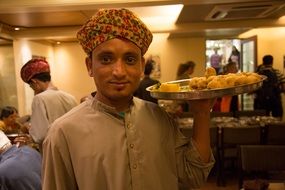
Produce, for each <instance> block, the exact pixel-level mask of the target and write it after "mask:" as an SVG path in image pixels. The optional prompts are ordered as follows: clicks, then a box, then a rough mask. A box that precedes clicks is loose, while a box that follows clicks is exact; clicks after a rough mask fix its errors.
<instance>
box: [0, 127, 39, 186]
mask: <svg viewBox="0 0 285 190" xmlns="http://www.w3.org/2000/svg"><path fill="white" fill-rule="evenodd" d="M41 161H42V159H41V155H40V153H39V152H37V151H36V150H34V149H32V148H30V147H28V146H21V147H17V146H16V145H11V143H10V140H9V139H8V138H7V136H6V135H5V134H4V133H3V132H2V131H0V189H1V190H41Z"/></svg>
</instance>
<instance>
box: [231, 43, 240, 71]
mask: <svg viewBox="0 0 285 190" xmlns="http://www.w3.org/2000/svg"><path fill="white" fill-rule="evenodd" d="M228 62H235V63H236V65H237V69H238V70H239V69H240V52H239V50H238V49H237V47H236V46H233V47H232V52H231V55H230V57H229V59H228Z"/></svg>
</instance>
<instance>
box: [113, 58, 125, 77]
mask: <svg viewBox="0 0 285 190" xmlns="http://www.w3.org/2000/svg"><path fill="white" fill-rule="evenodd" d="M113 74H114V75H116V76H124V75H125V74H126V65H125V63H124V62H123V61H122V60H118V61H116V63H115V64H114V67H113Z"/></svg>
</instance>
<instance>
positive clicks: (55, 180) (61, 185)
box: [42, 129, 78, 190]
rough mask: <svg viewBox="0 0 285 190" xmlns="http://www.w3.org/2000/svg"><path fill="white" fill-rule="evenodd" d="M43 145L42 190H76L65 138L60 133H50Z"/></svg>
mask: <svg viewBox="0 0 285 190" xmlns="http://www.w3.org/2000/svg"><path fill="white" fill-rule="evenodd" d="M50 133H53V135H48V136H47V138H46V139H45V141H44V143H43V155H44V156H43V168H42V169H43V171H42V173H43V175H42V176H43V177H42V182H43V184H42V188H43V190H51V189H52V190H76V189H78V187H77V185H76V179H75V175H74V172H73V169H72V162H71V158H70V153H69V150H68V145H67V142H66V138H65V136H64V134H63V133H62V131H61V130H60V129H59V130H56V131H50Z"/></svg>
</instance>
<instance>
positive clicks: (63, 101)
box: [21, 59, 77, 146]
mask: <svg viewBox="0 0 285 190" xmlns="http://www.w3.org/2000/svg"><path fill="white" fill-rule="evenodd" d="M21 78H22V80H23V81H24V82H25V83H27V84H29V85H30V87H31V88H32V89H33V90H34V93H35V96H34V98H33V102H32V114H31V127H30V129H29V133H30V135H31V136H32V138H33V140H34V141H35V142H36V143H38V144H39V145H40V146H41V144H42V141H43V140H44V138H45V136H46V133H47V131H48V128H49V125H50V124H51V123H52V122H53V121H55V120H56V119H57V118H59V117H61V116H62V115H64V114H65V113H67V112H68V111H69V110H71V109H72V108H73V107H75V106H76V105H77V103H76V100H75V98H74V97H73V96H72V95H70V94H68V93H66V92H64V91H61V90H58V89H57V88H56V87H55V86H54V85H53V84H52V82H51V75H50V67H49V64H48V62H47V61H45V60H44V59H31V60H29V61H28V62H27V63H26V64H25V65H24V66H23V67H22V68H21Z"/></svg>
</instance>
